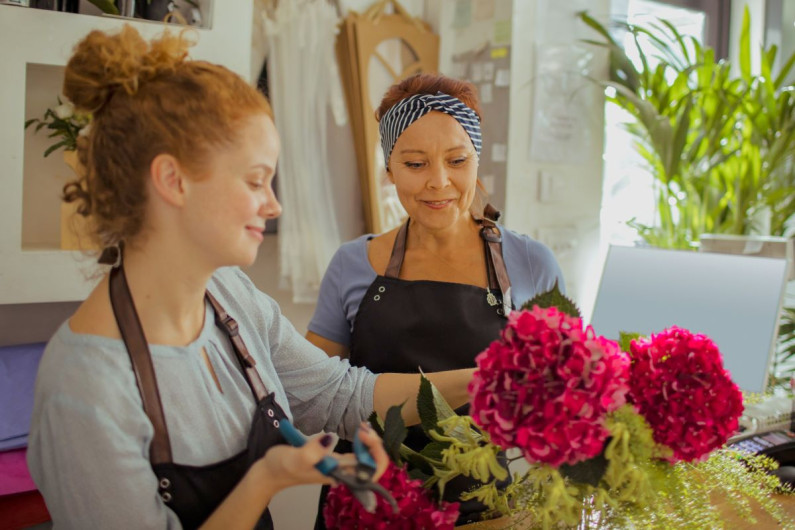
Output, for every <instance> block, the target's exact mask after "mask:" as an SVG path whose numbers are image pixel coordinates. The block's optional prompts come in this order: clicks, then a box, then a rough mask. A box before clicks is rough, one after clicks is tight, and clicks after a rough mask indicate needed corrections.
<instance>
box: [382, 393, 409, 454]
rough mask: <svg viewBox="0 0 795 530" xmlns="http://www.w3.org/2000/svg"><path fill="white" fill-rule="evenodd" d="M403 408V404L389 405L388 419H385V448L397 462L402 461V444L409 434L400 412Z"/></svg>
mask: <svg viewBox="0 0 795 530" xmlns="http://www.w3.org/2000/svg"><path fill="white" fill-rule="evenodd" d="M404 404H405V403H404ZM402 409H403V405H394V406H392V407H389V410H388V411H387V413H386V420H384V449H385V450H386V452H387V454H388V455H389V458H391V459H392V461H393V462H396V463H400V462H402V460H401V458H400V446H401V444H402V443H403V441H404V440H405V439H406V435H407V434H408V431H407V429H406V424H405V423H404V422H403V416H402V415H401V413H400V411H401V410H402Z"/></svg>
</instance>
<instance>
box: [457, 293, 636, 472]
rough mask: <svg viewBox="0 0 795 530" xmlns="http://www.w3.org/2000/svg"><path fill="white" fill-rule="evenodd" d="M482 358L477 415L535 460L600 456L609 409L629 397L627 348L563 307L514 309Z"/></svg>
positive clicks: (474, 402)
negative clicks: (559, 308)
mask: <svg viewBox="0 0 795 530" xmlns="http://www.w3.org/2000/svg"><path fill="white" fill-rule="evenodd" d="M476 360H477V365H478V369H477V370H476V371H475V375H474V377H473V379H472V381H471V383H470V385H469V393H470V396H471V399H470V406H471V408H470V413H471V415H472V418H473V419H474V421H475V422H476V423H477V424H478V425H480V426H481V427H482V428H483V429H485V430H486V432H488V433H489V435H490V436H491V437H492V440H493V441H494V442H495V443H496V444H498V445H500V446H502V447H505V448H508V447H518V448H520V449H521V450H522V452H523V453H524V456H525V457H526V458H527V459H528V460H532V461H536V462H545V463H548V464H551V465H553V466H559V465H560V464H563V463H568V464H574V463H576V462H579V461H582V460H587V459H588V458H592V457H594V456H596V455H598V454H599V453H600V452H601V451H602V448H603V446H604V442H605V439H606V438H607V437H608V436H609V432H608V431H607V429H606V428H605V426H604V420H605V416H606V414H607V413H608V412H611V411H614V410H616V409H617V408H619V407H621V406H622V405H624V403H625V402H626V399H625V396H626V393H627V391H628V389H629V387H628V383H627V379H628V375H629V359H628V357H627V356H626V354H624V353H623V352H622V351H621V349H620V348H619V346H618V344H616V343H615V342H613V341H609V340H607V339H605V338H603V337H599V336H596V334H595V333H594V331H593V329H592V328H591V327H590V326H588V327H587V328H583V324H582V320H581V319H580V318H576V317H572V316H569V315H566V314H565V313H562V312H561V311H559V310H558V309H557V308H555V307H550V308H547V309H541V308H539V307H538V306H535V307H533V309H532V310H523V311H516V312H514V313H511V315H510V316H509V318H508V325H507V326H506V327H505V329H504V330H503V331H502V333H501V336H500V339H499V340H496V341H494V342H492V343H491V345H490V346H489V347H488V348H487V349H486V350H485V351H484V352H482V353H480V354H479V355H478V357H477V359H476Z"/></svg>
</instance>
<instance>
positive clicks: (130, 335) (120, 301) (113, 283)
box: [110, 265, 171, 465]
mask: <svg viewBox="0 0 795 530" xmlns="http://www.w3.org/2000/svg"><path fill="white" fill-rule="evenodd" d="M110 303H111V306H112V307H113V314H114V315H115V316H116V323H117V325H118V326H119V332H120V333H121V337H122V340H123V341H124V344H125V345H126V346H127V353H128V354H129V355H130V361H131V362H132V367H133V372H135V380H136V382H137V383H138V391H139V392H140V393H141V401H142V402H143V406H144V412H145V413H146V416H147V417H148V418H149V421H151V422H152V426H153V427H154V430H155V434H154V437H153V438H152V443H151V445H150V446H149V460H150V462H151V463H152V464H153V465H155V464H165V463H169V462H171V443H170V442H169V438H168V426H167V425H166V417H165V415H164V414H163V405H162V404H161V402H160V392H159V391H158V389H157V378H156V377H155V369H154V366H153V365H152V357H151V355H150V354H149V345H148V344H147V342H146V336H145V335H144V330H143V328H142V327H141V320H140V319H139V318H138V312H137V311H136V310H135V305H134V304H133V300H132V295H131V294H130V287H129V285H128V284H127V277H126V276H125V274H124V268H123V267H122V266H121V265H118V266H116V267H113V268H112V269H111V271H110Z"/></svg>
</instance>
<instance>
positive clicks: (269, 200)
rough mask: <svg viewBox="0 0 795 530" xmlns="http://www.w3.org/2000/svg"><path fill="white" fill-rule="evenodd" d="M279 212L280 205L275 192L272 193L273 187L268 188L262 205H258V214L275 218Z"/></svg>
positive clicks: (280, 209) (267, 217) (280, 212)
mask: <svg viewBox="0 0 795 530" xmlns="http://www.w3.org/2000/svg"><path fill="white" fill-rule="evenodd" d="M281 214H282V205H281V204H280V203H279V200H278V199H277V198H276V193H274V191H273V189H272V188H268V192H267V195H266V197H265V201H264V202H263V203H262V206H260V215H262V217H264V218H265V219H276V218H277V217H279V216H280V215H281Z"/></svg>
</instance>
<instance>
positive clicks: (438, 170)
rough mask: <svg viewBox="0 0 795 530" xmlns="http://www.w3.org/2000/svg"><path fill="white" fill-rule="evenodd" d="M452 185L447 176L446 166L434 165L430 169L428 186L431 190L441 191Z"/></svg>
mask: <svg viewBox="0 0 795 530" xmlns="http://www.w3.org/2000/svg"><path fill="white" fill-rule="evenodd" d="M449 183H450V178H449V177H448V175H447V169H446V168H445V167H444V164H434V165H432V166H431V168H430V172H429V175H428V182H427V184H426V185H427V186H428V187H429V188H431V189H441V188H444V187H446V186H447V185H448V184H449Z"/></svg>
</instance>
